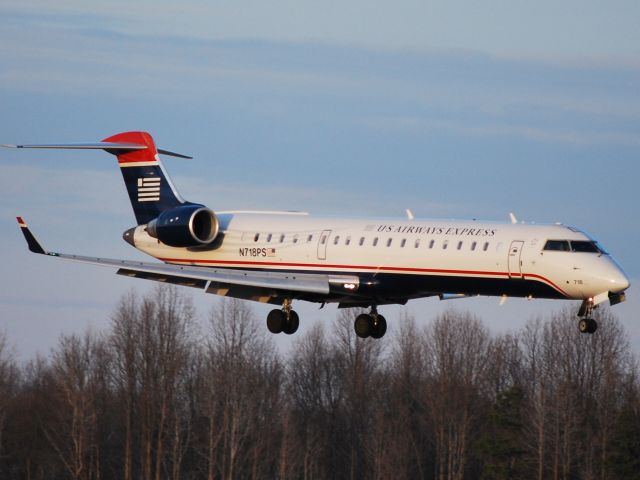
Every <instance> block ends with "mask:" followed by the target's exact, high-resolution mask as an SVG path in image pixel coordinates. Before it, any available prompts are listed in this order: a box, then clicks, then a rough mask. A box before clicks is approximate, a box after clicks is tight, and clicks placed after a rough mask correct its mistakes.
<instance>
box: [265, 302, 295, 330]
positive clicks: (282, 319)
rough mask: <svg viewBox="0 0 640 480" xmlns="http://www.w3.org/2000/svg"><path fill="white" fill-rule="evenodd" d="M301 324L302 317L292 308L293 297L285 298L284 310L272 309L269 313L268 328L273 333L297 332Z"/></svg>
mask: <svg viewBox="0 0 640 480" xmlns="http://www.w3.org/2000/svg"><path fill="white" fill-rule="evenodd" d="M299 326H300V317H298V314H297V313H296V311H295V310H292V309H291V299H290V298H285V299H284V302H283V303H282V310H278V309H277V308H276V309H274V310H271V311H270V312H269V315H267V328H268V329H269V331H270V332H271V333H280V332H284V333H286V334H287V335H292V334H294V333H296V331H297V330H298V327H299Z"/></svg>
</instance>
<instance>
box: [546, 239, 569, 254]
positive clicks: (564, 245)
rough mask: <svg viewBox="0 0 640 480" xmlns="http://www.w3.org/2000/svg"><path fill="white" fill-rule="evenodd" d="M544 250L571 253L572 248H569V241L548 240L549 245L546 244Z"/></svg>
mask: <svg viewBox="0 0 640 480" xmlns="http://www.w3.org/2000/svg"><path fill="white" fill-rule="evenodd" d="M543 250H550V251H556V252H570V251H571V248H570V247H569V241H568V240H547V243H545V244H544V249H543Z"/></svg>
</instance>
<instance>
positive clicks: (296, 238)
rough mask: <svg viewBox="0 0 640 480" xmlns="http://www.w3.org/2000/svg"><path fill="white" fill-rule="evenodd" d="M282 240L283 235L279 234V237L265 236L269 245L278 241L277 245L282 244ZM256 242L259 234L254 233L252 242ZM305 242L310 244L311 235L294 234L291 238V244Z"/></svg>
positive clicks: (271, 234) (270, 234)
mask: <svg viewBox="0 0 640 480" xmlns="http://www.w3.org/2000/svg"><path fill="white" fill-rule="evenodd" d="M284 238H285V235H284V233H281V234H280V235H274V234H273V233H268V234H267V243H270V242H271V241H272V240H273V241H278V242H279V243H284ZM258 240H260V234H259V233H256V234H255V235H254V236H253V241H254V242H257V241H258ZM305 240H306V242H307V243H310V242H311V241H312V240H313V235H311V234H309V235H306V236H305V235H298V234H295V235H294V236H293V238H292V241H293V243H298V242H299V241H305ZM325 240H326V239H325ZM323 243H324V242H323Z"/></svg>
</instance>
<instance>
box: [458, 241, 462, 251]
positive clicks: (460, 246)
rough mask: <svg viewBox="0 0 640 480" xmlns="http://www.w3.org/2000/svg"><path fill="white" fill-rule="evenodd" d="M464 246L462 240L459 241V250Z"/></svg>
mask: <svg viewBox="0 0 640 480" xmlns="http://www.w3.org/2000/svg"><path fill="white" fill-rule="evenodd" d="M461 248H462V242H458V250H460V249H461Z"/></svg>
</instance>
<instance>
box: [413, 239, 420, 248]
mask: <svg viewBox="0 0 640 480" xmlns="http://www.w3.org/2000/svg"><path fill="white" fill-rule="evenodd" d="M419 246H420V239H419V238H416V243H415V244H414V245H413V248H418V247H419Z"/></svg>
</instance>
